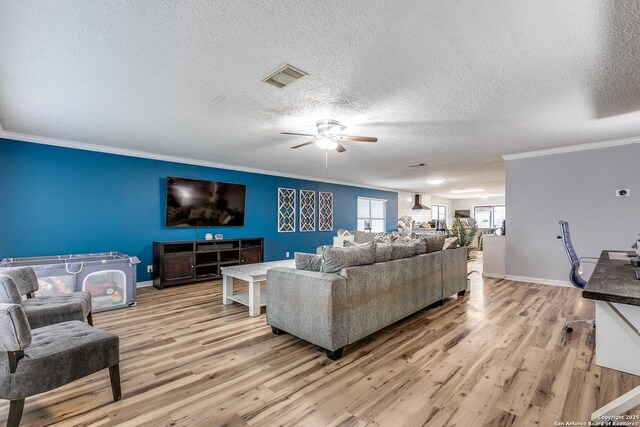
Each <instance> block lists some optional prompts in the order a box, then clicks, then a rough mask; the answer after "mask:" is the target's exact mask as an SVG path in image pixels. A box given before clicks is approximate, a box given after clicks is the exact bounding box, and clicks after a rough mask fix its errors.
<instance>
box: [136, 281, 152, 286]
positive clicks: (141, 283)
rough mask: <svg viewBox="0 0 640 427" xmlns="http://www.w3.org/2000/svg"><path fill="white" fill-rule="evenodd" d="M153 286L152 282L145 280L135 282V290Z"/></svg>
mask: <svg viewBox="0 0 640 427" xmlns="http://www.w3.org/2000/svg"><path fill="white" fill-rule="evenodd" d="M151 286H153V280H145V281H144V282H137V283H136V288H148V287H151Z"/></svg>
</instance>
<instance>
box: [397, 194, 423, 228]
mask: <svg viewBox="0 0 640 427" xmlns="http://www.w3.org/2000/svg"><path fill="white" fill-rule="evenodd" d="M415 195H416V193H408V192H406V191H400V192H398V218H400V217H401V216H404V215H409V216H410V217H411V218H413V219H414V220H415V221H416V222H427V221H431V211H430V210H428V209H422V210H415V211H414V210H413V209H411V208H412V207H413V205H415V204H416V201H415ZM421 196H422V204H423V205H425V206H428V207H429V208H430V207H431V196H429V195H427V194H421ZM409 200H411V201H409Z"/></svg>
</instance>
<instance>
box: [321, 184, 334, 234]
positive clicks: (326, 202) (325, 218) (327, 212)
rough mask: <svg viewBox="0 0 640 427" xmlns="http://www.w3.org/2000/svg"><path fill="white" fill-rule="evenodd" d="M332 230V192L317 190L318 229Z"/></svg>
mask: <svg viewBox="0 0 640 427" xmlns="http://www.w3.org/2000/svg"><path fill="white" fill-rule="evenodd" d="M332 230H333V193H325V192H324V191H320V192H318V231H332Z"/></svg>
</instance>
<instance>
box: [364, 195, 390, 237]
mask: <svg viewBox="0 0 640 427" xmlns="http://www.w3.org/2000/svg"><path fill="white" fill-rule="evenodd" d="M386 219H387V201H386V200H382V199H368V198H365V197H358V230H360V231H370V232H372V233H382V232H384V231H386Z"/></svg>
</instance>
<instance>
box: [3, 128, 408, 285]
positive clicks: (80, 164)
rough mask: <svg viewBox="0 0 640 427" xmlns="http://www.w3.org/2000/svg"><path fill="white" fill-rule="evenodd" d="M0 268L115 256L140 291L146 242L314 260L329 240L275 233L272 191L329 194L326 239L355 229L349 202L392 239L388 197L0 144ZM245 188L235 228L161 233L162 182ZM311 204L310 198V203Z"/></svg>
mask: <svg viewBox="0 0 640 427" xmlns="http://www.w3.org/2000/svg"><path fill="white" fill-rule="evenodd" d="M0 161H1V162H0V165H2V166H0V194H1V195H2V204H1V206H0V258H7V257H30V256H46V255H59V254H69V253H89V252H105V251H119V252H124V253H126V254H129V255H135V256H137V257H138V258H140V260H141V261H142V262H141V264H139V266H138V271H137V274H138V281H144V280H151V275H150V274H148V273H147V272H146V266H147V265H151V264H152V242H153V241H154V240H155V241H165V240H194V239H203V238H204V235H205V233H212V234H216V233H220V234H223V235H224V237H225V238H240V237H264V244H265V260H266V261H271V260H277V259H284V258H285V252H287V251H288V252H291V257H293V252H296V251H297V252H315V249H316V247H318V246H320V245H323V244H331V243H332V237H333V236H335V232H327V231H324V232H305V233H301V232H295V233H278V232H277V205H278V204H277V192H278V187H287V188H295V189H297V190H300V189H303V190H316V191H329V192H332V193H333V197H334V230H337V229H339V228H345V229H354V228H356V215H357V196H364V197H374V198H380V199H386V200H387V201H388V202H387V230H392V229H395V227H396V223H397V212H398V195H397V193H395V192H389V191H379V190H371V189H367V188H360V187H355V186H346V185H337V184H327V183H323V182H316V181H307V180H300V179H293V178H283V177H278V176H272V175H263V174H256V173H248V172H238V171H233V170H227V169H218V168H209V167H203V166H194V165H187V164H181V163H173V162H164V161H159V160H150V159H142V158H137V157H129V156H120V155H115V154H105V153H97V152H92V151H84V150H76V149H70V148H61V147H54V146H48V145H41V144H32V143H27V142H19V141H13V140H7V139H0ZM167 176H179V177H185V178H195V179H204V180H211V181H224V182H233V183H238V184H245V185H246V186H247V195H246V207H245V225H244V226H243V227H206V228H198V229H196V228H167V227H165V203H166V194H165V187H166V177H167ZM316 203H317V196H316Z"/></svg>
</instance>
